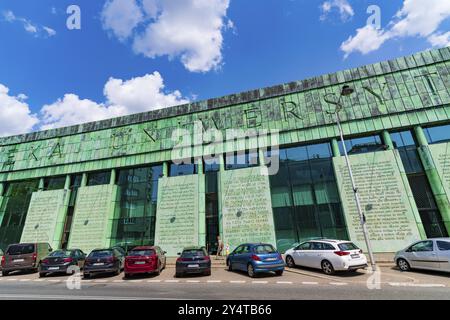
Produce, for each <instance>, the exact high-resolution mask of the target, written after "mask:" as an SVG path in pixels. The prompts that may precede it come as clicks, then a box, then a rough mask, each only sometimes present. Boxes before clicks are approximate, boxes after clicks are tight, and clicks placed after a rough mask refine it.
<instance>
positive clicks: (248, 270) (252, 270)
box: [247, 263, 256, 278]
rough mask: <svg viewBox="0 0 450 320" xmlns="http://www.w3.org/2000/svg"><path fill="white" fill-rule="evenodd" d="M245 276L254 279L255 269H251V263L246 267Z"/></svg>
mask: <svg viewBox="0 0 450 320" xmlns="http://www.w3.org/2000/svg"><path fill="white" fill-rule="evenodd" d="M247 274H248V276H249V277H250V278H254V277H255V275H256V274H255V269H254V268H253V265H252V264H251V263H249V264H248V266H247Z"/></svg>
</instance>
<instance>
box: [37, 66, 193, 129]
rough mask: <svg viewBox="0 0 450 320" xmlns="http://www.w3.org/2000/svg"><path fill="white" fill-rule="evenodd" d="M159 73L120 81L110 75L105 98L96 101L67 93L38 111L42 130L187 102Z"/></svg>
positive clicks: (104, 91) (105, 89) (105, 88)
mask: <svg viewBox="0 0 450 320" xmlns="http://www.w3.org/2000/svg"><path fill="white" fill-rule="evenodd" d="M164 88H165V85H164V81H163V78H162V77H161V75H160V74H159V72H154V73H152V74H146V75H144V76H142V77H136V78H132V79H130V80H126V81H124V80H122V79H115V78H110V79H109V80H108V81H107V83H106V84H105V87H104V90H103V93H104V95H105V98H106V101H105V102H104V103H97V102H94V101H92V100H89V99H81V98H80V97H79V96H77V95H76V94H66V95H65V96H64V97H63V98H62V99H58V100H57V101H56V102H54V103H52V104H49V105H45V106H44V107H43V108H42V110H41V116H42V121H41V129H43V130H45V129H52V128H57V127H63V126H70V125H74V124H80V123H85V122H90V121H97V120H103V119H107V118H112V117H118V116H123V115H127V114H132V113H138V112H144V111H150V110H156V109H161V108H165V107H169V106H174V105H179V104H184V103H187V102H189V100H188V99H187V98H183V96H182V94H181V93H180V92H179V91H178V90H176V91H173V92H165V90H164Z"/></svg>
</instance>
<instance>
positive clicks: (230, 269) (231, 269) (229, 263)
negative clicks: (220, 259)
mask: <svg viewBox="0 0 450 320" xmlns="http://www.w3.org/2000/svg"><path fill="white" fill-rule="evenodd" d="M227 265H228V271H233V266H232V265H231V261H228V263H227Z"/></svg>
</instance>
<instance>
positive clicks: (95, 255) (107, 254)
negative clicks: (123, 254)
mask: <svg viewBox="0 0 450 320" xmlns="http://www.w3.org/2000/svg"><path fill="white" fill-rule="evenodd" d="M112 255H113V252H112V251H111V250H98V251H92V252H91V254H90V255H89V257H90V258H103V257H110V256H112Z"/></svg>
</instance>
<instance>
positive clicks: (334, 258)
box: [285, 239, 367, 274]
mask: <svg viewBox="0 0 450 320" xmlns="http://www.w3.org/2000/svg"><path fill="white" fill-rule="evenodd" d="M285 257H286V265H287V266H288V267H290V268H292V267H295V266H303V267H309V268H316V269H322V271H323V272H324V273H326V274H333V273H334V272H335V271H356V270H358V269H364V268H366V267H367V258H366V256H365V255H364V254H363V252H362V250H361V249H359V248H358V247H357V246H356V245H355V244H354V243H353V242H350V241H343V240H329V239H321V240H310V241H306V242H303V243H301V244H299V245H298V246H296V247H294V248H292V249H289V250H287V251H286V252H285Z"/></svg>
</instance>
